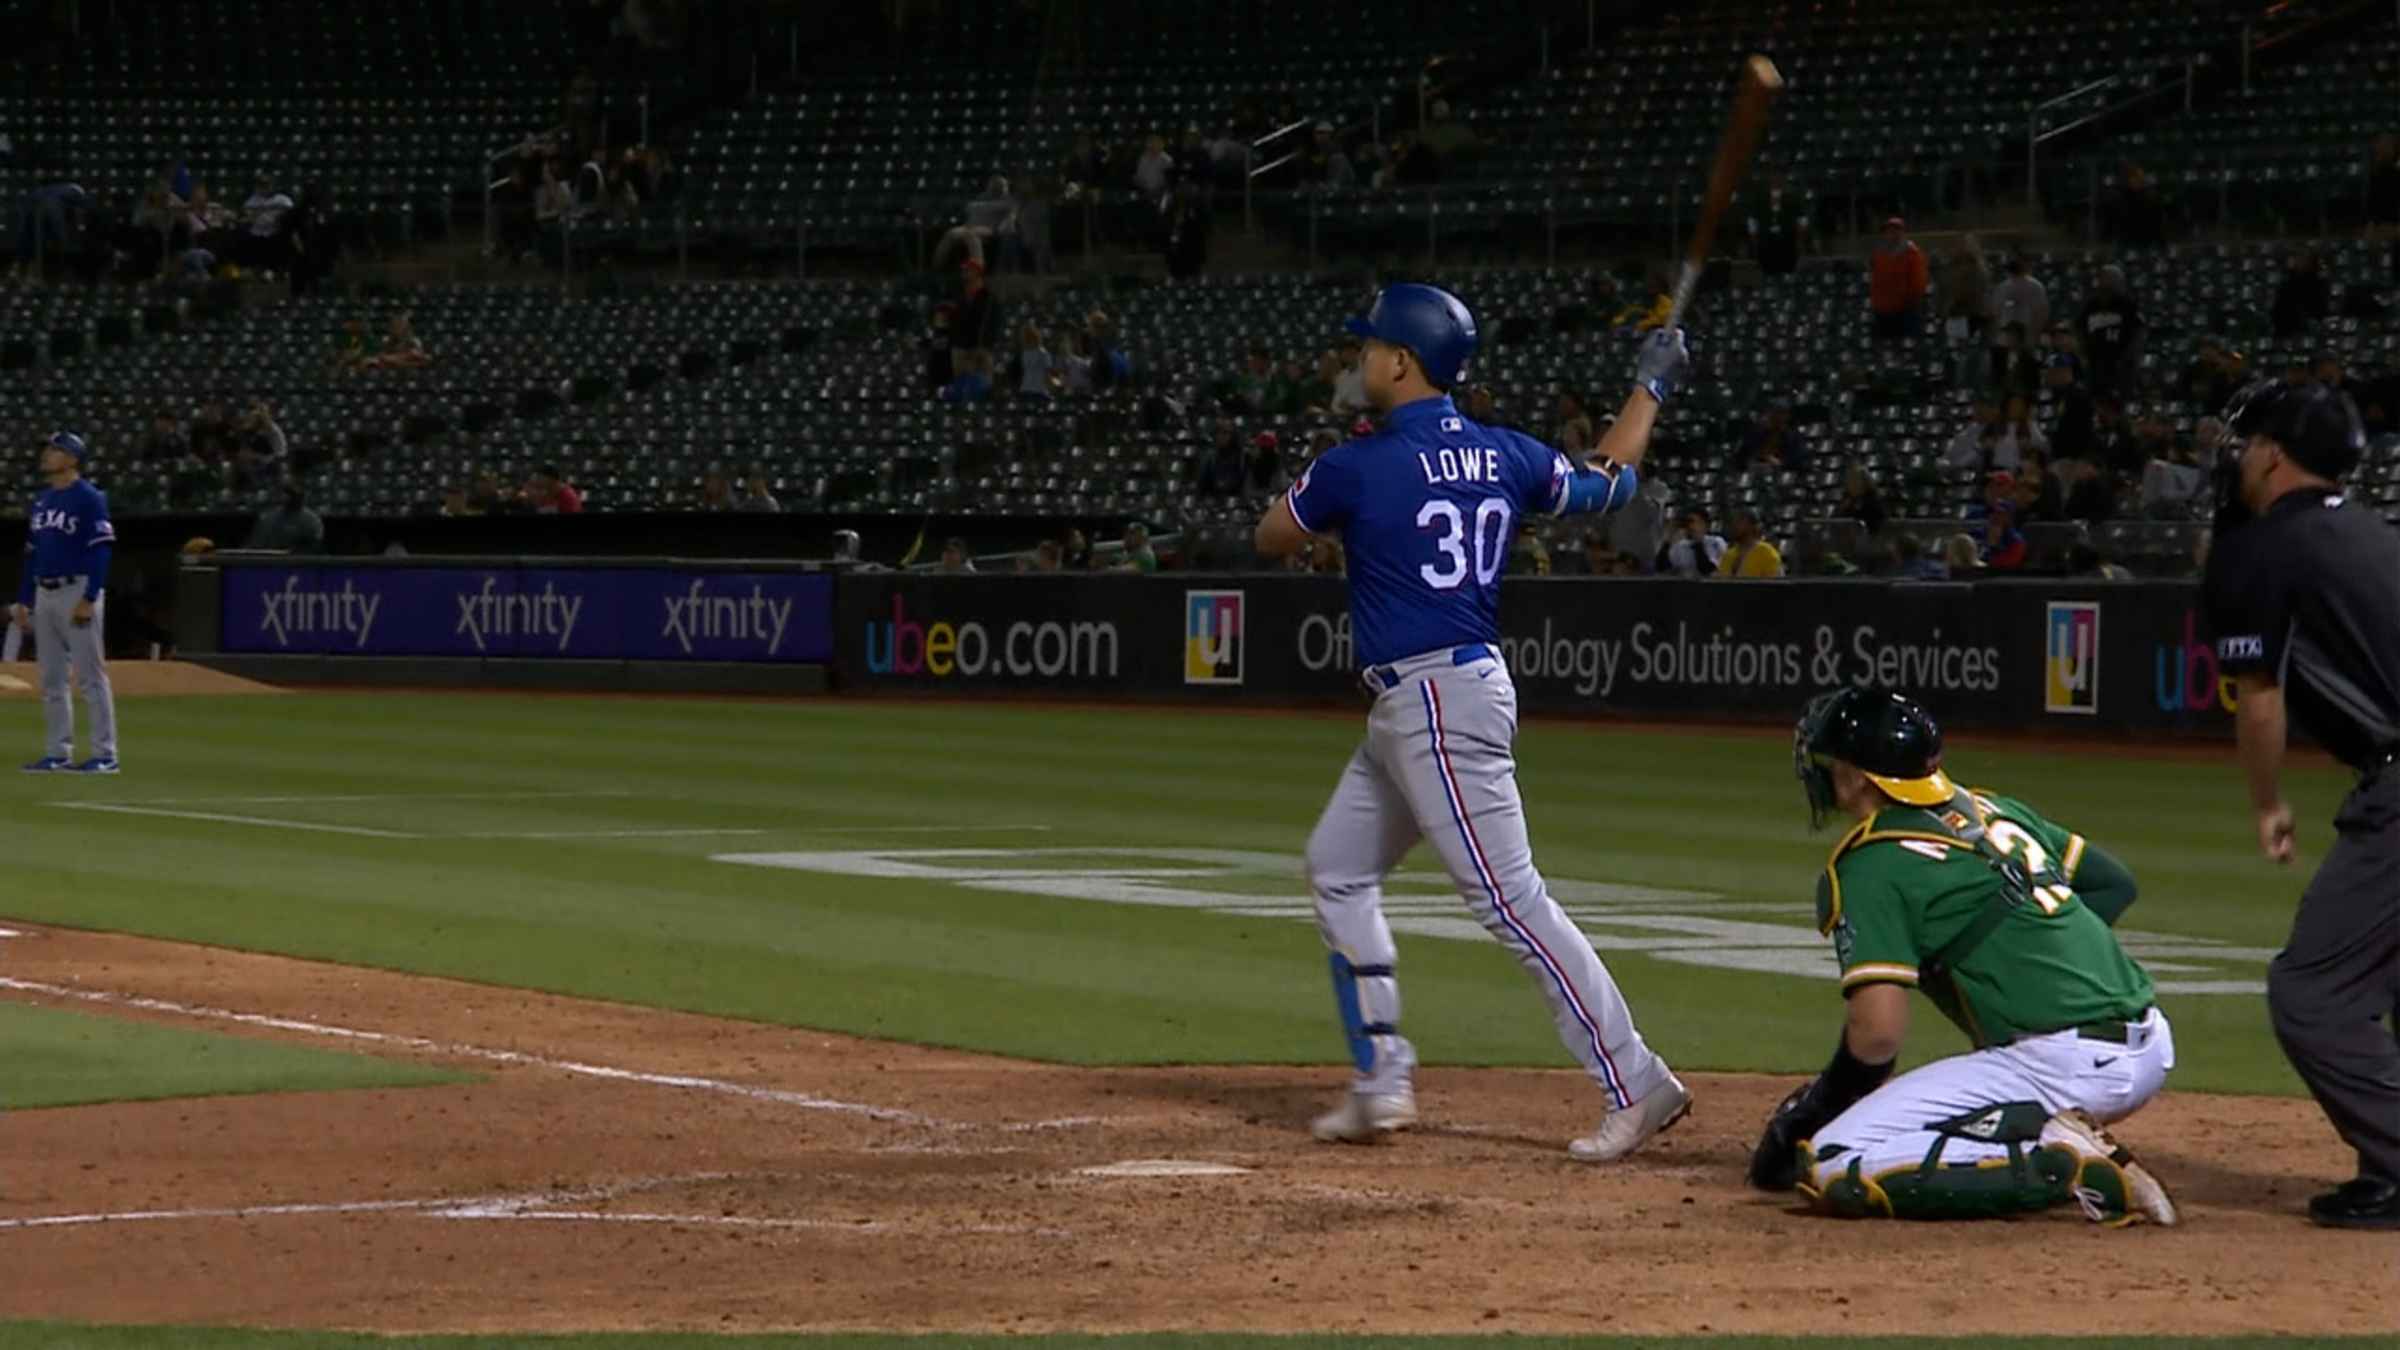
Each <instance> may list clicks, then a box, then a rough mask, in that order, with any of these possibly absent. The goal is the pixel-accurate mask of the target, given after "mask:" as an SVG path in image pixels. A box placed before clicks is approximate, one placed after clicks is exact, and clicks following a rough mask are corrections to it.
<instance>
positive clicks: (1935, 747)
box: [1792, 688, 1958, 830]
mask: <svg viewBox="0 0 2400 1350" xmlns="http://www.w3.org/2000/svg"><path fill="white" fill-rule="evenodd" d="M1837 759H1838V760H1846V761H1848V762H1849V763H1850V764H1852V765H1854V766H1856V767H1857V769H1858V771H1859V772H1861V773H1863V774H1865V775H1866V776H1867V781H1868V782H1870V783H1873V784H1874V785H1875V786H1876V787H1878V788H1881V789H1882V790H1883V792H1884V794H1885V795H1886V796H1888V797H1890V798H1892V799H1893V800H1894V801H1898V802H1905V803H1907V804H1908V805H1910V806H1941V805H1944V804H1945V803H1947V802H1948V801H1949V800H1950V799H1951V798H1952V797H1955V796H1957V795H1958V789H1957V787H1956V786H1955V785H1953V784H1952V783H1951V781H1950V778H1949V775H1947V774H1945V773H1943V772H1942V729H1941V728H1940V727H1939V726H1936V725H1935V724H1934V720H1933V715H1932V714H1930V713H1928V712H1926V711H1925V709H1923V708H1922V707H1920V706H1918V705H1917V703H1916V701H1915V700H1913V699H1910V698H1907V697H1904V696H1903V695H1900V694H1896V693H1893V692H1892V691H1891V690H1888V689H1859V688H1850V689H1836V690H1834V691H1832V692H1831V693H1825V694H1819V695H1817V696H1816V697H1815V698H1813V699H1810V700H1809V703H1808V708H1807V710H1806V711H1805V712H1803V713H1801V714H1800V724H1799V725H1798V726H1797V727H1795V728H1794V729H1793V732H1792V772H1793V774H1794V775H1795V776H1797V777H1798V778H1799V779H1800V786H1801V787H1802V788H1804V789H1806V791H1807V793H1808V827H1809V828H1810V829H1812V830H1814V829H1821V828H1823V827H1824V824H1825V817H1826V816H1827V815H1828V814H1830V813H1831V812H1832V811H1833V810H1834V807H1835V801H1834V791H1833V763H1834V761H1835V760H1837Z"/></svg>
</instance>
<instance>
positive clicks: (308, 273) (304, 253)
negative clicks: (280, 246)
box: [283, 184, 342, 300]
mask: <svg viewBox="0 0 2400 1350" xmlns="http://www.w3.org/2000/svg"><path fill="white" fill-rule="evenodd" d="M283 242H284V247H285V252H286V256H288V257H289V258H290V259H291V265H292V279H291V293H292V298H293V299H295V300H297V299H299V298H300V297H302V296H304V295H308V294H311V293H313V292H314V291H315V290H316V288H317V286H318V284H319V283H320V282H322V281H324V280H325V278H327V277H329V276H332V275H333V268H334V264H335V263H336V262H338V261H339V260H340V257H341V251H342V241H341V236H340V233H339V232H338V230H337V229H336V228H335V222H334V210H333V203H332V201H331V199H329V198H328V197H327V196H326V195H325V190H324V189H323V188H322V187H320V186H317V185H314V184H311V185H309V186H306V187H303V188H301V189H300V196H299V198H298V199H297V200H296V201H294V202H293V203H292V211H291V214H290V215H287V216H285V217H284V219H283Z"/></svg>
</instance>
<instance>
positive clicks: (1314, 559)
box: [1308, 534, 1344, 577]
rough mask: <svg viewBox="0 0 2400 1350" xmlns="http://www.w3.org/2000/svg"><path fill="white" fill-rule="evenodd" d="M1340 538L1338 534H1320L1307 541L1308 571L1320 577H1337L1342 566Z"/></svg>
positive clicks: (1340, 573) (1340, 572) (1342, 556)
mask: <svg viewBox="0 0 2400 1350" xmlns="http://www.w3.org/2000/svg"><path fill="white" fill-rule="evenodd" d="M1343 558H1344V555H1343V553H1342V538H1341V536H1340V535H1338V534H1320V535H1318V536H1317V537H1316V538H1314V539H1312V540H1310V541H1309V546H1308V570H1309V571H1311V572H1314V573H1316V574H1317V575H1318V576H1321V577H1338V576H1340V575H1342V570H1343V566H1344V561H1343Z"/></svg>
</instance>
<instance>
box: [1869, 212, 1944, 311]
mask: <svg viewBox="0 0 2400 1350" xmlns="http://www.w3.org/2000/svg"><path fill="white" fill-rule="evenodd" d="M1867 271H1868V285H1867V307H1868V309H1869V310H1870V311H1872V313H1873V316H1874V329H1875V336H1876V337H1877V338H1879V339H1882V340H1884V341H1897V340H1902V339H1907V338H1913V337H1915V336H1916V335H1917V332H1918V329H1919V326H1920V324H1921V322H1922V315H1923V311H1924V308H1925V295H1926V292H1927V291H1928V290H1929V289H1930V288H1931V282H1930V281H1929V279H1928V277H1927V274H1926V264H1925V250H1923V249H1921V248H1918V247H1917V245H1916V241H1915V240H1913V239H1910V238H1909V237H1908V222H1906V221H1904V220H1902V219H1901V218H1900V217H1898V216H1893V217H1892V218H1890V219H1889V220H1886V221H1884V222H1883V235H1882V237H1881V238H1880V239H1878V240H1877V241H1876V243H1875V249H1874V252H1873V253H1872V254H1871V255H1870V256H1869V258H1868V260H1867Z"/></svg>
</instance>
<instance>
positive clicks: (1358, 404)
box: [1317, 341, 1367, 417]
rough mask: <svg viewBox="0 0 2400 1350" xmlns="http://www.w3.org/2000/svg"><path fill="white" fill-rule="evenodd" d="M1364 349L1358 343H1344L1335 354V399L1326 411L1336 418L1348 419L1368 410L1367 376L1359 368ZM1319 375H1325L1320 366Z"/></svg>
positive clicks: (1327, 406)
mask: <svg viewBox="0 0 2400 1350" xmlns="http://www.w3.org/2000/svg"><path fill="white" fill-rule="evenodd" d="M1361 355H1362V349H1361V348H1360V346H1359V344H1358V343H1356V342H1347V341H1346V342H1344V343H1343V344H1342V345H1341V347H1340V349H1339V350H1338V351H1337V352H1336V353H1334V372H1333V399H1332V401H1331V402H1329V403H1327V404H1326V405H1325V411H1327V412H1329V413H1331V414H1333V415H1334V416H1336V417H1348V416H1351V415H1353V414H1356V413H1362V412H1365V411H1366V410H1367V375H1366V372H1365V371H1364V370H1362V369H1360V367H1359V359H1360V357H1361ZM1317 373H1318V374H1320V375H1322V374H1324V367H1323V366H1319V367H1318V368H1317Z"/></svg>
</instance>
